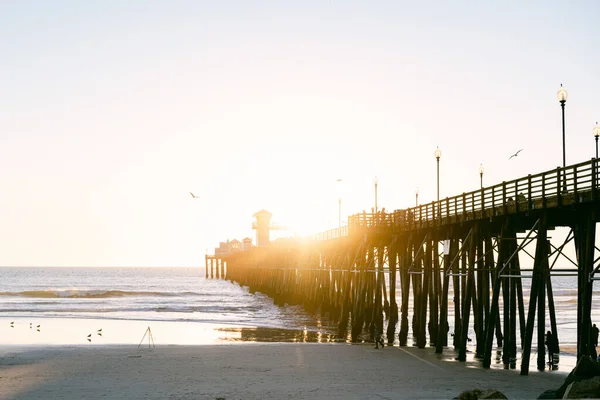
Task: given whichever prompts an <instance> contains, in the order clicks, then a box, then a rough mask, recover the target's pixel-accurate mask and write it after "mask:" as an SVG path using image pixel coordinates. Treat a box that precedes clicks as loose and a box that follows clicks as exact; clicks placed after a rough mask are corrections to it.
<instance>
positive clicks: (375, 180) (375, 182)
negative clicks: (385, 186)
mask: <svg viewBox="0 0 600 400" xmlns="http://www.w3.org/2000/svg"><path fill="white" fill-rule="evenodd" d="M373 185H375V213H377V185H379V179H377V177H375V178H374V179H373Z"/></svg>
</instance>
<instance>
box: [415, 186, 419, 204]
mask: <svg viewBox="0 0 600 400" xmlns="http://www.w3.org/2000/svg"><path fill="white" fill-rule="evenodd" d="M415 207H419V188H418V187H417V188H416V189H415Z"/></svg>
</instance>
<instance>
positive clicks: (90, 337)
mask: <svg viewBox="0 0 600 400" xmlns="http://www.w3.org/2000/svg"><path fill="white" fill-rule="evenodd" d="M41 326H42V325H37V326H36V327H35V328H36V330H37V331H38V332H39V331H40V328H41ZM10 327H11V328H14V327H15V321H11V323H10ZM29 329H33V323H31V322H30V323H29ZM96 334H97V335H98V336H102V328H100V329H98V330H97V331H96ZM87 340H88V342H91V341H92V334H91V333H90V334H89V335H87Z"/></svg>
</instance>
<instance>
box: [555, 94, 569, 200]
mask: <svg viewBox="0 0 600 400" xmlns="http://www.w3.org/2000/svg"><path fill="white" fill-rule="evenodd" d="M556 97H557V98H558V101H559V103H560V108H561V109H562V151H563V168H564V167H566V166H567V156H566V154H565V103H566V102H567V97H568V94H567V91H566V90H565V88H563V85H562V83H561V84H560V89H558V92H556ZM563 191H564V192H566V191H567V178H566V176H565V172H564V171H563Z"/></svg>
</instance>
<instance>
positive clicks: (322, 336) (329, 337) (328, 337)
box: [217, 327, 344, 343]
mask: <svg viewBox="0 0 600 400" xmlns="http://www.w3.org/2000/svg"><path fill="white" fill-rule="evenodd" d="M217 331H220V332H224V333H226V335H225V336H223V337H221V338H220V339H221V340H223V341H230V342H240V341H241V342H307V343H329V342H340V341H344V340H343V339H337V338H336V337H335V335H334V334H331V333H325V332H321V331H309V330H306V329H304V330H302V329H282V328H255V327H252V328H237V327H236V328H218V329H217ZM231 333H238V334H239V336H238V335H233V336H232V335H230V334H231Z"/></svg>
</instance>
